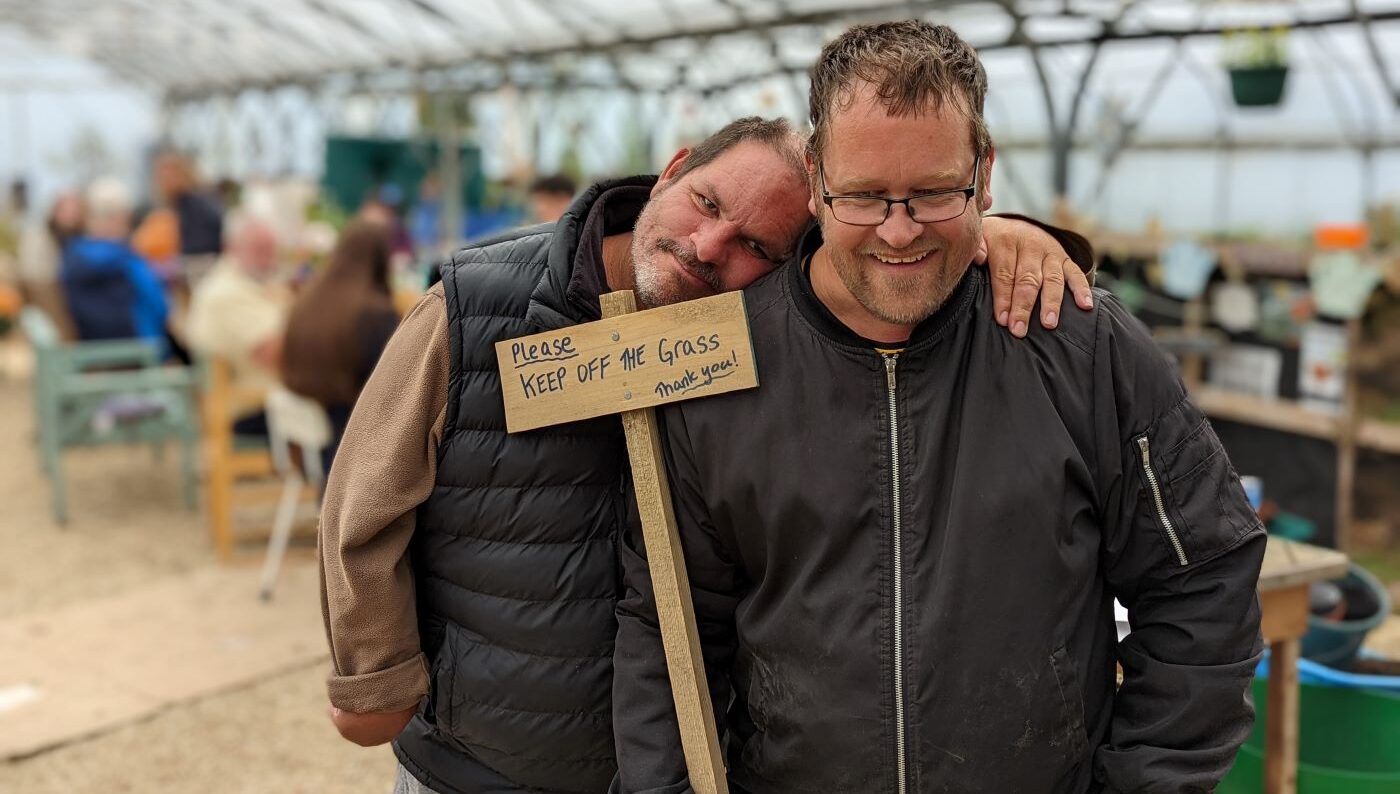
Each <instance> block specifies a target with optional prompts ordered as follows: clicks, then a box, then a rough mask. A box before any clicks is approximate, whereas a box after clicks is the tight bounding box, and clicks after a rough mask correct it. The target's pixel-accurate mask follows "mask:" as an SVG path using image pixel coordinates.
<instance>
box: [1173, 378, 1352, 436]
mask: <svg viewBox="0 0 1400 794" xmlns="http://www.w3.org/2000/svg"><path fill="white" fill-rule="evenodd" d="M1191 399H1192V401H1194V402H1195V403H1196V405H1198V406H1200V408H1201V410H1202V411H1205V412H1206V413H1207V414H1209V415H1210V416H1212V417H1214V418H1216V419H1227V420H1229V421H1231V422H1240V423H1243V424H1248V425H1256V426H1258V427H1267V428H1270V429H1273V430H1282V431H1284V432H1285V433H1296V434H1298V435H1300V436H1310V437H1312V438H1321V439H1324V440H1327V441H1334V440H1336V438H1337V428H1338V426H1339V419H1338V417H1336V416H1333V415H1332V414H1326V413H1323V412H1322V411H1318V410H1315V409H1313V408H1306V407H1304V406H1302V405H1300V404H1298V403H1297V402H1294V401H1293V400H1281V399H1267V398H1264V397H1255V396H1254V395H1251V394H1241V393H1239V392H1232V391H1226V390H1224V389H1217V388H1213V387H1210V386H1202V387H1200V388H1198V389H1196V390H1195V391H1194V392H1192V394H1191Z"/></svg>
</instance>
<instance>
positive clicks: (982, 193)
mask: <svg viewBox="0 0 1400 794" xmlns="http://www.w3.org/2000/svg"><path fill="white" fill-rule="evenodd" d="M996 159H997V150H996V147H995V146H993V147H991V148H990V149H988V150H987V156H986V157H983V158H982V181H981V182H979V183H978V187H977V206H978V208H979V209H980V210H981V211H982V212H986V211H987V210H989V209H991V208H992V163H995V162H996Z"/></svg>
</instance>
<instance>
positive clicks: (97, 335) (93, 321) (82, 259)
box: [60, 178, 170, 355]
mask: <svg viewBox="0 0 1400 794" xmlns="http://www.w3.org/2000/svg"><path fill="white" fill-rule="evenodd" d="M86 199H87V202H86V208H85V209H86V219H85V223H84V225H83V234H82V235H81V236H79V237H78V238H76V239H74V240H72V241H71V242H69V243H68V245H67V247H66V248H65V249H64V251H63V264H62V267H61V271H60V282H61V283H62V285H63V291H64V295H65V297H66V298H67V302H68V312H69V315H70V316H71V317H72V319H73V325H74V328H75V329H76V331H77V337H78V339H80V340H83V341H88V340H93V339H133V338H135V339H145V340H147V341H149V342H151V343H152V344H154V345H156V347H157V348H158V349H159V350H160V351H161V353H162V355H163V354H164V353H165V352H167V351H168V349H169V346H168V344H167V341H166V333H165V321H166V319H167V317H168V316H169V313H170V307H169V304H168V303H167V301H166V298H165V292H164V291H163V290H162V288H161V284H160V279H158V278H157V277H156V274H155V272H154V271H153V270H152V269H151V266H150V265H149V264H147V263H146V261H145V260H143V259H142V258H141V257H140V256H139V255H138V254H137V253H136V252H135V251H133V250H131V246H130V245H128V244H127V235H128V234H129V233H130V231H131V193H130V192H129V191H128V190H127V189H126V187H125V186H124V185H123V184H122V183H121V182H119V181H117V180H115V179H110V178H104V179H99V180H97V181H95V182H93V183H92V185H91V186H90V187H89V188H88V190H87V196H86Z"/></svg>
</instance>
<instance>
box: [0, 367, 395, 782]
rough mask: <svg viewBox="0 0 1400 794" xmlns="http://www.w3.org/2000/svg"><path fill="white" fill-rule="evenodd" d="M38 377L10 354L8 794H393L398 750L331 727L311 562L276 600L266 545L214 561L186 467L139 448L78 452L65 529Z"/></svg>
mask: <svg viewBox="0 0 1400 794" xmlns="http://www.w3.org/2000/svg"><path fill="white" fill-rule="evenodd" d="M4 347H5V345H4V343H3V342H0V348H4ZM16 361H19V362H20V363H19V364H18V365H16V363H15V362H16ZM24 370H25V367H24V363H23V358H22V356H20V355H16V354H15V353H14V351H13V350H12V349H9V350H0V417H3V420H0V506H3V508H0V550H3V552H0V648H3V651H0V759H4V758H6V757H7V756H9V755H11V754H13V753H21V754H23V757H20V758H17V759H9V760H0V792H7V793H8V792H15V793H16V794H19V793H20V792H22V793H23V794H49V793H50V792H52V794H60V793H61V794H74V793H75V792H79V793H81V792H103V793H104V794H105V793H106V792H143V794H144V793H145V792H185V791H198V792H211V793H214V794H217V793H219V792H230V793H233V792H249V793H251V792H259V794H261V793H263V792H279V794H280V793H283V792H307V794H311V793H312V792H315V793H316V794H320V793H321V792H346V793H347V794H360V793H361V792H363V793H364V794H371V793H373V794H387V792H388V791H390V789H391V788H392V782H393V773H394V766H395V762H394V759H393V755H392V753H391V752H390V751H389V750H388V748H387V747H380V748H374V749H368V750H366V749H361V748H359V747H356V746H354V745H352V744H350V743H348V742H345V741H344V740H342V739H341V738H340V737H339V736H338V735H337V734H336V733H335V730H334V728H332V727H331V724H330V721H329V720H328V719H327V718H326V713H325V709H326V701H325V690H324V680H325V675H326V673H327V671H328V661H327V655H326V652H325V637H324V633H323V631H322V629H321V625H320V623H321V621H320V607H319V599H318V597H317V593H316V583H315V580H316V575H315V570H314V567H313V566H312V565H311V564H310V561H309V555H307V554H306V553H305V552H303V553H301V554H300V555H299V556H297V557H294V558H293V559H292V560H290V561H289V563H288V567H287V568H286V569H285V571H284V576H283V579H282V581H281V583H280V588H281V589H280V590H279V598H278V599H276V600H275V601H274V602H273V604H271V605H264V604H261V603H260V602H258V601H257V598H256V589H257V588H256V581H257V574H258V571H257V568H256V563H257V562H258V560H259V558H258V556H257V554H256V550H255V549H254V550H253V554H252V555H251V564H244V565H241V566H238V565H236V566H232V567H221V566H216V565H215V564H214V554H213V551H212V547H211V545H210V542H209V534H208V530H207V528H206V526H205V521H204V518H203V515H202V514H201V513H198V512H189V511H187V510H185V509H184V508H183V506H182V504H181V499H180V480H179V470H178V466H177V456H176V455H174V454H167V455H166V456H165V459H164V460H163V461H161V462H155V461H154V460H153V458H152V455H151V453H150V451H149V450H147V449H139V448H131V449H126V448H100V449H93V450H77V451H73V452H70V453H68V454H67V456H66V464H67V468H68V482H69V490H70V503H69V506H70V513H71V520H70V523H69V524H68V525H67V526H65V527H62V528H60V527H59V526H57V525H56V524H55V523H54V522H53V519H52V516H51V514H50V512H49V503H48V499H49V492H48V485H47V482H46V480H45V478H44V477H43V475H42V473H41V471H40V469H39V462H38V457H37V454H36V453H35V450H34V447H33V445H32V443H31V438H32V432H33V431H32V422H33V420H32V417H33V410H32V409H33V406H32V400H31V390H30V389H31V384H30V383H29V381H28V380H27V378H26V377H24V375H23V373H24ZM172 452H173V450H172ZM206 618H207V619H206ZM6 748H8V751H7V749H6ZM42 748H48V749H42Z"/></svg>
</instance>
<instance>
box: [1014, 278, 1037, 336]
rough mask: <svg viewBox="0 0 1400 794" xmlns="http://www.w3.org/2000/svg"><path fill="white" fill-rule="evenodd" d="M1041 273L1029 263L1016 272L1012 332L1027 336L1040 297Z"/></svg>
mask: <svg viewBox="0 0 1400 794" xmlns="http://www.w3.org/2000/svg"><path fill="white" fill-rule="evenodd" d="M1040 282H1041V274H1040V273H1039V272H1037V271H1036V269H1035V268H1034V266H1032V265H1030V264H1029V263H1028V264H1027V266H1026V267H1025V269H1022V270H1018V272H1017V273H1016V287H1015V288H1014V289H1013V290H1012V291H1011V334H1012V335H1013V336H1017V337H1021V336H1025V335H1026V332H1027V331H1028V330H1030V319H1031V309H1033V308H1035V299H1036V298H1038V297H1040Z"/></svg>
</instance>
